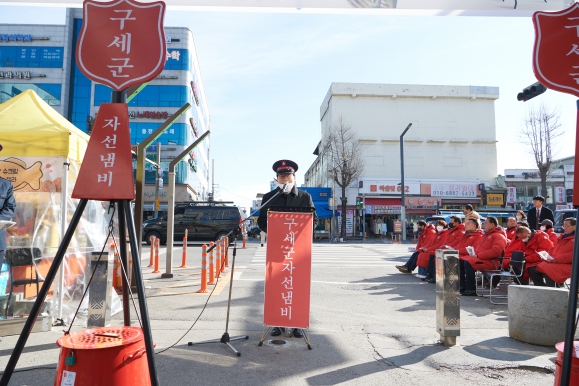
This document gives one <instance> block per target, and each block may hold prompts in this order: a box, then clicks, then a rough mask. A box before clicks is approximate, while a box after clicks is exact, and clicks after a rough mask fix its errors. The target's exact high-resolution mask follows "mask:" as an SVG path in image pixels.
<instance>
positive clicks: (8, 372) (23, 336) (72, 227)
mask: <svg viewBox="0 0 579 386" xmlns="http://www.w3.org/2000/svg"><path fill="white" fill-rule="evenodd" d="M87 202H88V200H87V199H81V200H80V201H79V203H78V206H77V207H76V211H75V212H74V215H73V216H72V219H71V220H70V224H69V226H68V229H67V230H66V233H65V235H64V237H63V238H62V241H61V243H60V246H59V247H58V251H57V252H56V256H54V260H53V262H52V265H51V266H50V269H49V270H48V273H47V274H46V277H45V278H44V284H43V285H42V287H40V291H38V294H37V296H36V300H35V301H34V305H33V306H32V309H31V310H30V314H29V315H28V318H27V319H26V323H25V324H24V327H23V328H22V332H21V333H20V336H19V337H18V341H17V342H16V346H14V349H13V350H12V354H10V359H9V360H8V363H7V364H6V368H5V369H4V373H2V378H1V379H0V386H8V383H9V382H10V378H11V377H12V373H14V369H15V368H16V364H17V363H18V359H19V358H20V355H21V354H22V350H23V349H24V346H25V345H26V341H27V340H28V337H29V336H30V333H31V332H32V327H34V322H35V321H36V318H38V314H39V313H40V308H41V306H42V303H44V300H45V299H46V295H47V294H48V290H49V289H50V287H51V286H52V282H53V281H54V278H55V277H56V272H57V271H58V268H59V267H60V264H61V263H62V259H63V258H64V255H65V254H66V250H67V249H68V245H69V244H70V240H71V239H72V235H73V234H74V232H75V231H76V227H77V225H78V222H79V221H80V218H81V217H82V213H83V212H84V209H85V208H86V204H87Z"/></svg>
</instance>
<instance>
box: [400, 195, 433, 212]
mask: <svg viewBox="0 0 579 386" xmlns="http://www.w3.org/2000/svg"><path fill="white" fill-rule="evenodd" d="M441 205H442V200H441V198H440V197H405V198H404V206H405V207H406V208H407V209H438V208H440V207H441Z"/></svg>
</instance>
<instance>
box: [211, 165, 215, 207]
mask: <svg viewBox="0 0 579 386" xmlns="http://www.w3.org/2000/svg"><path fill="white" fill-rule="evenodd" d="M211 197H212V198H211V200H212V201H215V159H212V160H211Z"/></svg>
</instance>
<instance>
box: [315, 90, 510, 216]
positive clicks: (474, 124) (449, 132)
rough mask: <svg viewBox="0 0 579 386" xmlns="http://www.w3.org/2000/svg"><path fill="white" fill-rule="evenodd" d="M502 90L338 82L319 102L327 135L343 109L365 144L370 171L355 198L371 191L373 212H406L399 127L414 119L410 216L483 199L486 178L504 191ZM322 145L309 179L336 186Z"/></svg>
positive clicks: (407, 142)
mask: <svg viewBox="0 0 579 386" xmlns="http://www.w3.org/2000/svg"><path fill="white" fill-rule="evenodd" d="M498 98H499V89H498V87H479V86H428V85H402V84H400V85H395V84H362V83H332V85H331V86H330V89H329V90H328V93H327V95H326V97H325V98H324V100H323V102H322V105H321V107H320V121H321V136H320V137H321V138H324V134H325V133H326V131H327V130H328V128H329V127H331V126H332V125H333V124H335V123H336V121H337V120H338V119H339V118H340V117H341V118H342V119H344V120H345V121H346V123H348V124H350V125H351V126H352V128H353V129H354V130H355V131H356V133H357V136H358V140H359V142H360V143H361V144H362V145H363V146H362V148H363V154H362V157H363V160H364V164H365V170H364V175H363V176H362V177H361V178H360V180H359V181H357V182H356V183H355V184H354V185H353V186H351V187H350V188H349V189H348V191H347V197H348V204H349V205H348V206H349V207H350V205H355V201H356V196H364V197H365V207H366V215H367V216H368V215H380V214H384V213H389V214H393V215H395V214H398V213H400V205H401V201H400V186H399V184H400V175H401V173H400V135H401V134H402V132H403V131H404V129H405V128H406V127H407V126H408V124H409V123H412V126H411V128H410V130H409V131H408V132H407V134H406V135H405V137H404V168H405V185H406V190H405V191H406V195H407V197H408V196H410V197H409V198H410V199H411V200H412V203H413V204H414V205H409V203H408V202H407V203H406V205H409V206H410V207H412V208H410V209H409V210H407V213H409V214H410V218H412V215H420V216H423V215H426V214H432V213H434V210H435V209H436V208H437V207H438V208H439V209H442V208H449V209H458V208H461V207H462V205H463V204H467V203H469V204H473V205H475V206H476V205H478V204H479V203H480V202H481V199H480V196H481V193H480V189H479V184H480V183H484V184H485V188H486V189H487V191H488V189H489V187H490V188H491V189H493V187H496V189H497V190H499V191H504V190H505V189H504V188H498V187H497V186H496V185H497V181H496V177H497V147H496V142H497V139H496V126H495V108H494V101H495V100H497V99H498ZM322 145H323V144H322V143H321V141H320V143H319V144H318V146H317V147H316V150H315V151H314V154H315V155H317V156H318V157H317V159H316V160H315V161H314V162H313V164H312V165H311V166H310V168H309V169H308V171H307V172H306V173H305V185H306V186H329V187H331V186H332V181H331V180H329V179H328V173H327V171H328V170H329V169H331V168H332V167H334V166H335V165H334V163H335V162H333V161H332V159H331V155H330V154H323V146H322ZM336 162H337V161H336ZM491 191H493V190H491ZM336 195H337V196H339V193H337V194H336ZM425 199H428V200H425ZM419 201H420V203H421V204H424V205H420V204H419ZM352 208H354V207H352Z"/></svg>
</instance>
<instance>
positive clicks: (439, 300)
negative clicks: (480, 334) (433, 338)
mask: <svg viewBox="0 0 579 386" xmlns="http://www.w3.org/2000/svg"><path fill="white" fill-rule="evenodd" d="M436 331H437V332H438V333H439V334H440V341H439V344H442V345H444V346H454V345H455V344H456V337H457V336H460V276H459V258H458V251H455V250H446V249H438V250H437V251H436Z"/></svg>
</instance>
